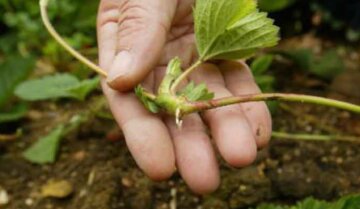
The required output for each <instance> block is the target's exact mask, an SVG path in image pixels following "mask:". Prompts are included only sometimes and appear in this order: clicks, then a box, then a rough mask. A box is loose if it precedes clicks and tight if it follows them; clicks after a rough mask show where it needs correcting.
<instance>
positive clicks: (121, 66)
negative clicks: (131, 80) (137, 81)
mask: <svg viewBox="0 0 360 209" xmlns="http://www.w3.org/2000/svg"><path fill="white" fill-rule="evenodd" d="M132 61H133V59H132V55H131V53H130V52H129V51H121V52H119V53H118V54H117V56H116V57H115V60H114V62H113V66H112V67H111V69H110V71H109V74H108V78H107V81H108V82H109V83H111V82H113V81H114V80H116V79H117V78H119V77H122V76H125V75H126V74H128V73H129V72H130V71H131V65H132Z"/></svg>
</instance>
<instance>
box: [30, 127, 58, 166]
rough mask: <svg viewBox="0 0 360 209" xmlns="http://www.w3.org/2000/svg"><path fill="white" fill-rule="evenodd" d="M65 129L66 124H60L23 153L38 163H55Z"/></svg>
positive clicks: (31, 160)
mask: <svg viewBox="0 0 360 209" xmlns="http://www.w3.org/2000/svg"><path fill="white" fill-rule="evenodd" d="M64 131H65V128H64V126H63V125H60V126H59V127H58V128H56V129H54V130H53V131H52V132H50V133H49V134H48V135H47V136H45V137H43V138H41V139H39V140H38V141H37V142H36V143H35V144H33V145H32V146H31V147H30V148H28V149H27V150H26V151H25V152H24V153H23V156H24V158H25V159H26V160H28V161H30V162H32V163H36V164H46V163H54V162H55V160H56V156H57V153H58V150H59V145H60V141H61V139H62V136H63V134H64Z"/></svg>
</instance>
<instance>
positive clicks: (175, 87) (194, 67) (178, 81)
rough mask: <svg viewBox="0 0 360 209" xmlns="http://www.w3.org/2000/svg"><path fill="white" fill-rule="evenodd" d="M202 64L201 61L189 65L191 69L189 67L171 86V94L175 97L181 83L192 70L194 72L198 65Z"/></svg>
mask: <svg viewBox="0 0 360 209" xmlns="http://www.w3.org/2000/svg"><path fill="white" fill-rule="evenodd" d="M202 63H203V62H202V61H201V60H198V61H196V62H195V63H194V64H193V65H191V67H189V68H188V69H186V70H185V71H184V72H183V73H182V74H181V75H180V76H179V77H178V78H177V79H176V80H175V82H174V83H173V84H172V87H171V90H170V91H171V93H172V94H173V95H176V90H177V88H178V87H179V85H180V84H181V82H182V81H184V80H185V79H186V78H187V77H188V76H189V75H190V74H191V73H192V72H193V71H194V70H196V68H197V67H199V65H201V64H202Z"/></svg>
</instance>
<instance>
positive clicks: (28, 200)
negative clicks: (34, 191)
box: [25, 198, 34, 206]
mask: <svg viewBox="0 0 360 209" xmlns="http://www.w3.org/2000/svg"><path fill="white" fill-rule="evenodd" d="M25 204H26V205H27V206H32V205H33V204H34V200H33V199H31V198H27V199H26V200H25Z"/></svg>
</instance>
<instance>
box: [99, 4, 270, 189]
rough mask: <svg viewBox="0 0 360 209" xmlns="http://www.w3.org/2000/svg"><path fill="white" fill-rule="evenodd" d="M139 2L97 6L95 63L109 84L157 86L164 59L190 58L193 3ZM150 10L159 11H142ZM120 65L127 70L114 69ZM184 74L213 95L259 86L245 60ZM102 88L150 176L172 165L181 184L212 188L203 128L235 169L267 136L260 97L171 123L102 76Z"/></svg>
mask: <svg viewBox="0 0 360 209" xmlns="http://www.w3.org/2000/svg"><path fill="white" fill-rule="evenodd" d="M131 2H135V3H133V4H134V5H132V3H131ZM144 2H145V3H142V1H127V0H103V1H102V4H101V6H100V11H99V21H98V36H99V49H100V65H101V66H102V67H103V68H104V69H108V70H109V75H110V78H111V77H112V78H113V79H111V80H110V81H109V84H110V86H111V87H112V88H115V89H118V90H129V89H131V88H133V86H134V85H135V84H136V83H139V82H142V84H143V86H144V87H146V88H147V89H148V90H153V91H156V89H157V86H158V85H159V82H160V81H161V79H162V76H163V74H164V72H165V69H166V65H167V63H168V62H169V60H170V59H172V58H173V57H175V56H179V57H180V58H181V59H182V60H183V65H184V66H187V65H189V64H191V63H192V62H193V61H194V59H195V58H196V49H195V45H194V33H193V20H192V16H191V12H192V10H191V6H192V3H193V2H192V1H190V0H187V1H186V0H185V1H179V2H178V4H176V3H174V2H172V1H170V0H159V1H152V2H148V1H144ZM173 5H177V7H175V6H173ZM154 8H156V9H159V8H160V11H166V12H164V14H161V15H159V14H158V13H151V12H149V11H152V10H154ZM156 9H155V10H156ZM149 66H151V68H150V67H149ZM124 69H125V70H128V71H127V72H125V73H124V72H119V71H121V70H124ZM145 77H146V78H145ZM144 78H145V79H144ZM190 78H191V79H192V80H194V81H195V82H196V83H201V82H205V83H206V84H207V86H208V88H209V90H210V91H213V92H214V93H215V95H216V97H226V96H231V95H241V94H251V93H258V92H259V89H258V87H257V86H256V84H255V82H254V81H253V78H252V75H251V73H250V71H249V70H248V68H247V66H246V65H244V64H243V63H240V62H226V63H225V62H224V63H218V65H213V64H206V65H203V66H201V67H200V69H199V70H197V71H195V73H193V74H192V75H191V76H190ZM103 90H104V92H105V95H106V97H107V99H108V101H109V105H110V107H111V110H112V112H113V115H114V117H115V119H116V120H117V122H118V124H119V125H120V127H121V128H122V130H123V132H124V135H125V138H126V143H127V145H128V147H129V149H130V151H131V153H132V155H133V156H134V158H135V160H136V162H137V163H138V165H139V166H140V168H141V169H142V170H144V172H145V173H146V174H147V175H149V176H150V177H151V178H153V179H155V180H163V179H166V178H168V177H170V176H171V175H172V173H173V172H174V170H175V164H176V167H177V168H178V169H179V172H180V173H181V175H182V177H183V178H184V179H185V181H186V182H187V184H188V185H189V186H190V187H191V188H192V189H193V190H194V191H196V192H199V193H206V192H210V191H213V190H214V189H215V188H217V186H218V184H219V170H218V165H217V160H216V157H215V151H214V149H213V147H212V142H211V141H210V138H209V136H208V133H207V128H206V127H207V126H208V127H209V128H210V132H211V135H212V138H213V139H214V141H215V144H216V146H217V148H218V150H219V152H220V154H221V155H222V157H223V158H224V159H225V160H226V161H227V162H228V163H229V164H230V165H232V166H235V167H242V166H246V165H248V164H250V163H252V162H253V160H254V159H255V157H256V150H257V147H262V146H264V145H265V144H266V143H267V142H268V139H269V137H270V133H271V119H270V116H269V113H268V110H267V108H266V105H265V104H264V103H262V102H260V103H248V104H242V105H233V106H229V107H224V108H219V109H216V110H210V111H206V112H204V113H202V114H201V117H200V115H199V114H192V115H190V116H187V117H185V118H184V124H183V127H182V128H181V129H178V128H177V127H176V125H175V121H174V119H172V118H167V117H161V116H158V115H154V114H151V113H149V112H148V111H147V110H145V109H144V107H143V106H142V104H140V102H139V101H138V100H137V98H136V97H135V95H134V94H133V93H120V92H118V91H114V90H112V89H111V88H110V87H109V85H108V84H107V83H106V82H105V81H104V82H103ZM205 124H206V125H205Z"/></svg>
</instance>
